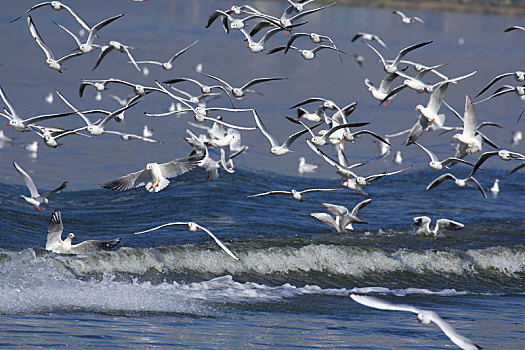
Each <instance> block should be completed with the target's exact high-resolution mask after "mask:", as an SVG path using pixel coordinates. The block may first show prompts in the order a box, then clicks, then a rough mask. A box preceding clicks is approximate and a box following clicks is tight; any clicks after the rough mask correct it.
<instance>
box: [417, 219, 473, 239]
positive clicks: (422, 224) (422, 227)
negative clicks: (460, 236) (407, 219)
mask: <svg viewBox="0 0 525 350" xmlns="http://www.w3.org/2000/svg"><path fill="white" fill-rule="evenodd" d="M431 221H432V220H431V219H430V218H429V217H428V216H416V217H415V218H414V224H415V225H416V226H417V232H416V233H417V234H424V235H434V236H437V235H438V234H439V233H440V232H441V231H442V230H461V229H462V228H464V227H465V225H463V224H462V223H460V222H457V221H452V220H449V219H438V220H437V221H436V226H435V227H434V229H433V230H431V229H430V222H431Z"/></svg>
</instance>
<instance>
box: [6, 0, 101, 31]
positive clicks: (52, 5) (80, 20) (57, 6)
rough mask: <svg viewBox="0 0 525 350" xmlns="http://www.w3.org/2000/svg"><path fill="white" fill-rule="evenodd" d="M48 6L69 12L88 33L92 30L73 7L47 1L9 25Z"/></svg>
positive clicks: (32, 8) (35, 6)
mask: <svg viewBox="0 0 525 350" xmlns="http://www.w3.org/2000/svg"><path fill="white" fill-rule="evenodd" d="M46 5H49V6H51V8H52V9H53V10H55V11H60V10H67V11H68V12H69V13H70V14H71V15H72V16H73V17H75V20H76V21H77V22H78V23H79V24H80V25H81V26H82V28H84V29H85V30H87V31H90V30H91V28H90V27H89V25H88V24H87V23H86V21H84V20H83V19H82V18H81V17H80V16H79V15H78V14H77V13H76V12H75V11H73V9H72V8H71V7H69V6H67V5H64V4H63V3H61V2H60V1H45V2H41V3H39V4H36V5H34V6H33V7H31V8H30V9H28V10H27V11H26V12H24V13H22V14H21V15H20V16H18V17H17V18H15V19H13V20H12V21H10V22H9V23H13V22H15V21H17V20H19V19H20V18H22V17H23V16H24V15H26V14H28V13H29V12H31V11H33V10H35V9H37V8H39V7H42V6H46Z"/></svg>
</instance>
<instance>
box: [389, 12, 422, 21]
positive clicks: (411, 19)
mask: <svg viewBox="0 0 525 350" xmlns="http://www.w3.org/2000/svg"><path fill="white" fill-rule="evenodd" d="M392 13H393V14H396V15H399V16H401V21H402V22H403V23H405V24H410V23H413V22H419V23H423V24H425V21H423V20H422V19H421V18H419V17H416V16H414V17H409V16H407V15H405V14H404V13H403V12H401V11H394V12H392Z"/></svg>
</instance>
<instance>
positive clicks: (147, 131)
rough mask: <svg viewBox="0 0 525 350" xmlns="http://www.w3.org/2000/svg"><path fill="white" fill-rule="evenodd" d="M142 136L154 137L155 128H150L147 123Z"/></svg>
mask: <svg viewBox="0 0 525 350" xmlns="http://www.w3.org/2000/svg"><path fill="white" fill-rule="evenodd" d="M142 136H144V137H152V136H153V129H150V128H148V126H147V125H144V129H142Z"/></svg>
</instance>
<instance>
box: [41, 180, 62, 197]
mask: <svg viewBox="0 0 525 350" xmlns="http://www.w3.org/2000/svg"><path fill="white" fill-rule="evenodd" d="M66 185H67V181H64V182H63V183H62V185H60V187H58V188H55V189H54V190H53V191H49V192H46V193H43V194H41V195H40V197H41V198H45V197H47V196H50V195H52V194H55V193H58V192H60V191H62V190H63V189H64V188H66Z"/></svg>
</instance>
